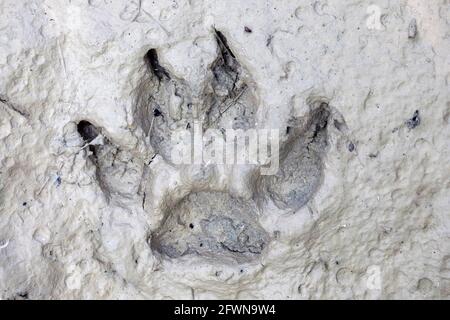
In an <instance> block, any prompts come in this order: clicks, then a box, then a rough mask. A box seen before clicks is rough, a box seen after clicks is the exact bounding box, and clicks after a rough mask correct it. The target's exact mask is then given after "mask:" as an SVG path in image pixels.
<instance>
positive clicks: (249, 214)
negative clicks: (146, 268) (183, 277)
mask: <svg viewBox="0 0 450 320" xmlns="http://www.w3.org/2000/svg"><path fill="white" fill-rule="evenodd" d="M166 214H167V218H166V220H165V221H164V223H163V224H162V226H161V227H160V229H159V230H158V231H157V232H156V233H155V235H154V236H153V237H152V239H151V243H152V245H153V248H154V249H155V250H157V251H158V252H160V253H162V254H164V255H167V256H169V257H171V258H177V257H180V256H184V255H186V254H193V253H195V254H199V255H202V256H204V257H211V258H215V259H218V258H219V259H225V260H230V258H231V259H234V260H235V261H240V262H242V261H245V260H249V259H252V258H254V257H257V256H258V255H259V254H261V252H262V251H263V250H264V248H265V246H266V244H267V242H268V235H267V233H266V232H265V231H264V229H262V228H261V226H259V224H258V222H257V219H256V218H257V213H256V207H255V205H254V204H252V202H246V201H244V200H242V199H235V198H233V197H231V196H229V195H228V194H226V193H221V192H199V193H192V194H190V195H188V196H187V197H185V198H184V199H182V200H181V201H180V203H178V204H176V205H175V206H174V207H173V208H171V209H170V210H168V211H167V212H166Z"/></svg>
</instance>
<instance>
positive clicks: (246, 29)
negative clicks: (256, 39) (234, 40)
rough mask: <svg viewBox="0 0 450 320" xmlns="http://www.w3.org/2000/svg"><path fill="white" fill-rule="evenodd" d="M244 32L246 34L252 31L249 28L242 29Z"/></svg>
mask: <svg viewBox="0 0 450 320" xmlns="http://www.w3.org/2000/svg"><path fill="white" fill-rule="evenodd" d="M244 31H245V32H247V33H252V29H250V28H249V27H244Z"/></svg>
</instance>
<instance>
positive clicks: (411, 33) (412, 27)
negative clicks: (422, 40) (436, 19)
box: [408, 19, 417, 39]
mask: <svg viewBox="0 0 450 320" xmlns="http://www.w3.org/2000/svg"><path fill="white" fill-rule="evenodd" d="M416 36H417V21H416V19H412V20H411V22H410V23H409V26H408V38H409V39H415V38H416Z"/></svg>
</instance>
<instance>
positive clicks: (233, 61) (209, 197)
mask: <svg viewBox="0 0 450 320" xmlns="http://www.w3.org/2000/svg"><path fill="white" fill-rule="evenodd" d="M213 37H214V39H215V41H216V48H217V56H216V58H215V59H214V61H213V63H211V64H210V66H209V75H208V76H207V81H206V83H205V85H204V88H203V89H202V90H200V94H198V91H194V90H192V88H191V84H190V83H188V82H187V81H186V80H184V79H181V78H179V77H176V76H175V75H173V74H171V72H169V68H168V67H166V66H164V65H162V64H161V62H160V59H159V56H158V51H157V50H156V49H150V50H149V51H148V52H147V53H146V55H145V57H144V59H145V63H146V66H147V72H146V74H145V75H144V76H143V78H142V80H141V82H140V83H139V85H138V87H137V89H136V92H137V94H136V100H135V108H134V112H133V117H134V123H135V124H136V126H138V127H139V128H140V129H141V132H143V138H144V139H145V140H146V141H149V143H150V145H151V147H152V148H153V150H154V152H155V153H156V154H159V155H160V156H161V157H162V161H164V162H166V163H167V165H169V166H172V167H173V168H174V170H178V171H180V170H189V166H183V167H177V166H176V165H174V164H173V163H172V159H171V149H172V148H173V144H172V141H171V134H172V133H173V132H174V131H175V130H178V129H183V130H188V131H190V130H192V124H193V121H199V122H200V123H201V124H202V126H203V128H206V129H208V128H214V129H223V128H226V129H228V128H231V129H242V130H244V131H245V130H248V129H250V128H254V127H255V126H256V122H255V119H256V113H257V111H258V106H257V99H256V96H255V89H254V84H253V82H252V81H251V80H250V79H251V77H250V75H249V73H248V71H247V70H246V69H245V68H244V67H243V66H242V65H241V64H240V63H239V61H238V59H237V56H236V55H235V53H234V51H233V49H232V48H230V45H229V44H228V41H227V39H226V37H225V36H224V34H223V33H222V32H220V31H219V30H215V29H214V30H213ZM310 107H311V110H310V112H309V114H308V115H307V116H306V118H305V119H300V120H298V121H294V122H293V123H292V124H290V126H289V127H288V130H286V133H285V135H284V137H283V139H284V140H283V143H282V145H281V152H280V159H279V161H280V168H279V170H278V172H277V173H276V174H275V175H272V176H259V175H258V174H257V173H255V176H256V178H255V179H254V182H253V183H251V189H252V190H251V191H252V193H253V197H252V198H250V199H248V197H247V198H245V199H244V197H242V198H240V197H239V196H238V195H235V194H233V195H231V194H230V193H229V192H228V191H227V190H220V191H218V190H217V189H214V188H212V187H209V186H208V185H206V186H205V185H204V184H202V182H201V181H199V182H198V183H197V184H196V182H195V183H193V185H190V186H189V187H187V188H189V190H190V192H187V194H186V195H185V196H184V197H182V198H181V199H177V200H176V201H174V202H173V203H170V205H167V203H166V204H164V208H163V207H161V208H158V210H159V211H161V212H162V213H163V219H162V220H161V222H160V224H159V225H158V226H157V227H156V228H154V232H153V233H152V234H151V235H150V237H149V239H148V240H149V243H150V246H151V248H152V249H153V251H154V252H158V253H159V254H160V255H161V256H163V257H167V258H171V259H176V258H179V257H182V256H185V255H197V256H201V257H205V258H213V259H219V260H220V261H223V262H224V263H227V262H229V261H234V262H246V261H251V260H253V259H257V258H258V257H260V256H261V254H263V252H264V251H265V250H266V249H267V247H268V245H269V243H270V240H271V239H270V236H269V235H268V232H267V231H266V230H264V228H263V227H262V226H261V225H260V223H259V221H258V217H259V214H260V212H261V211H262V210H265V205H264V204H265V203H267V202H272V203H273V204H275V205H276V207H278V208H279V209H280V210H288V211H291V212H295V211H296V210H298V209H300V208H301V207H303V206H304V205H305V204H306V203H307V202H308V201H309V200H310V199H311V198H312V197H313V196H314V194H315V192H316V191H317V190H318V188H319V187H320V183H321V181H322V180H323V164H322V162H323V157H324V156H325V154H326V151H327V146H328V143H329V142H328V140H329V139H328V126H329V123H330V121H331V118H332V114H331V112H330V107H329V106H328V104H327V103H324V102H322V103H319V104H313V105H311V106H310ZM77 128H78V133H79V135H80V139H82V140H83V141H84V144H85V146H84V148H85V149H86V150H89V154H90V156H89V157H90V160H91V161H92V163H94V164H95V166H96V180H97V183H98V185H99V186H100V188H101V189H102V190H103V192H104V193H105V195H106V196H107V197H108V199H110V200H114V201H117V202H119V203H121V204H122V205H126V203H127V201H145V194H142V185H146V184H148V181H147V179H149V178H148V175H146V174H145V172H146V170H147V171H148V170H151V169H150V167H149V163H148V162H147V161H146V160H144V158H145V157H143V156H141V155H140V154H139V152H138V151H136V152H134V151H133V150H131V151H130V150H128V149H125V148H121V147H120V146H118V145H115V144H114V143H113V142H112V141H111V140H110V139H108V138H107V137H105V136H104V134H103V132H102V130H101V128H99V127H98V126H95V125H94V124H92V123H91V122H88V121H84V120H83V121H80V122H79V123H78V127H77ZM255 172H256V171H255ZM153 174H154V175H157V174H158V173H157V172H154V173H153ZM213 174H214V173H213ZM182 183H183V182H182V181H180V182H179V184H182ZM242 183H247V182H244V181H242ZM142 198H143V199H142ZM148 201H149V200H148ZM155 206H157V204H153V205H150V206H148V207H149V208H153V209H154V208H155ZM153 209H148V212H147V213H148V214H149V215H151V214H152V210H153Z"/></svg>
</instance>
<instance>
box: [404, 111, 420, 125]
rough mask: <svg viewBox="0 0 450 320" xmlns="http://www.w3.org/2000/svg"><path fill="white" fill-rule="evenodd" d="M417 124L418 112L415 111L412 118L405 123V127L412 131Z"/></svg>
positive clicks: (418, 119) (418, 122) (418, 121)
mask: <svg viewBox="0 0 450 320" xmlns="http://www.w3.org/2000/svg"><path fill="white" fill-rule="evenodd" d="M419 124H420V115H419V110H416V111H415V112H414V114H413V117H412V118H411V119H409V120H408V121H406V126H407V127H408V129H414V128H415V127H417V126H418V125H419Z"/></svg>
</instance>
